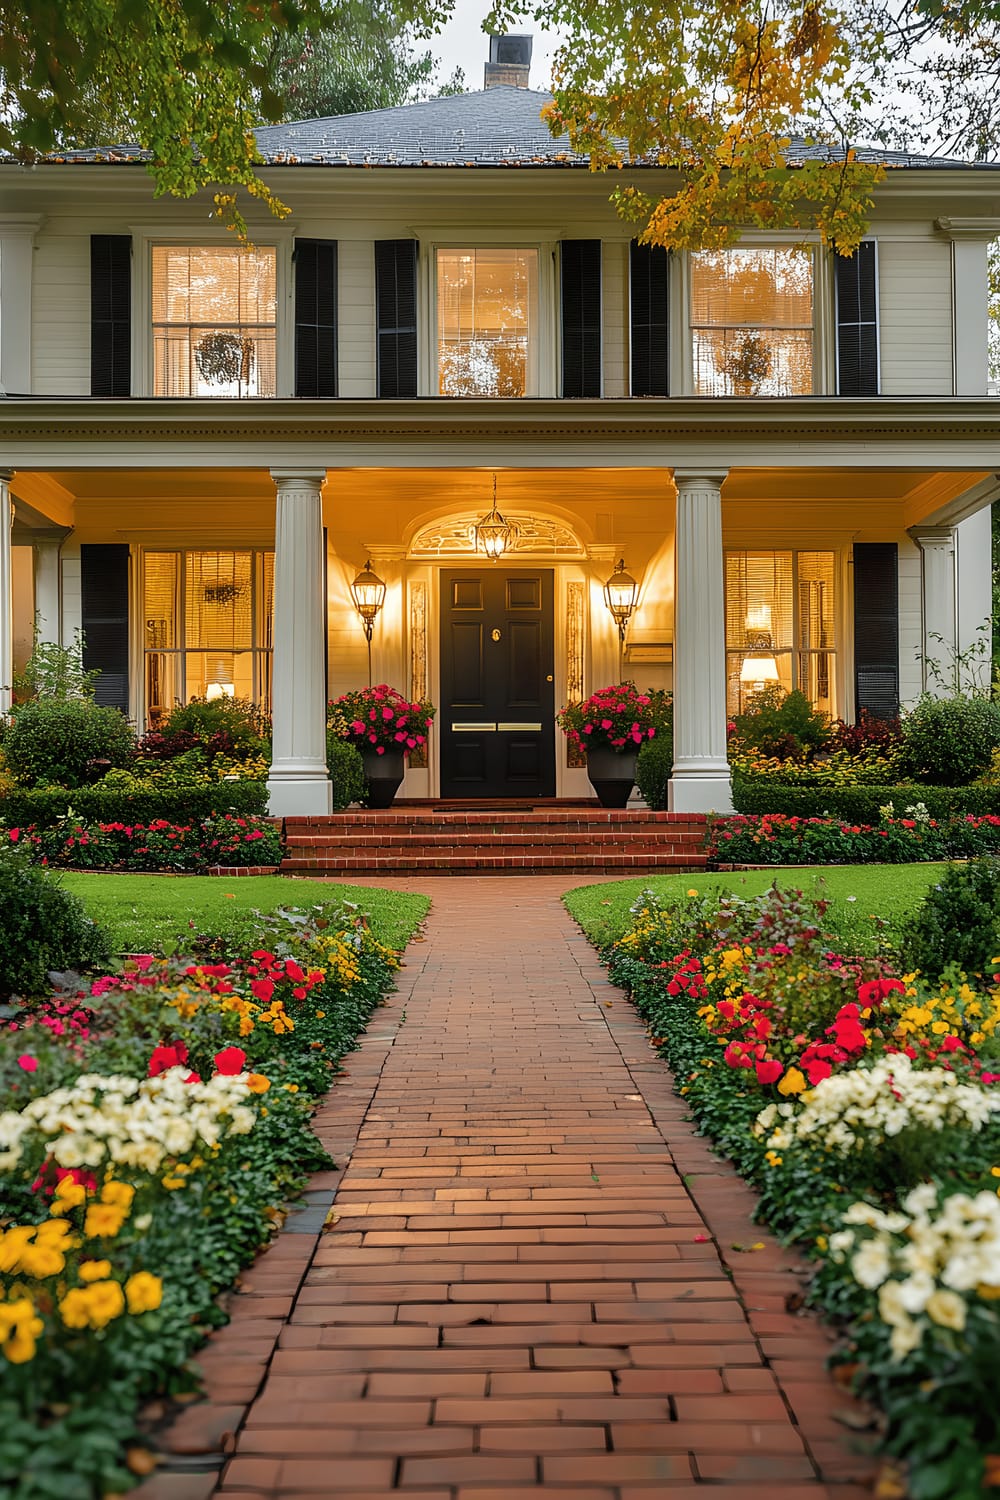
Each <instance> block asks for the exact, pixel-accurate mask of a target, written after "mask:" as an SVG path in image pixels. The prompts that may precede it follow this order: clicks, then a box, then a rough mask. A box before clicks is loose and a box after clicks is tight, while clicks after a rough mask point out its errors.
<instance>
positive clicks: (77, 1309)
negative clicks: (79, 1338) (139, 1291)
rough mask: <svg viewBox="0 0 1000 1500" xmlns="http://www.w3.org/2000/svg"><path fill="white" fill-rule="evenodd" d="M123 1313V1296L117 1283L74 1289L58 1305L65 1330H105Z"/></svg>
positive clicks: (96, 1282)
mask: <svg viewBox="0 0 1000 1500" xmlns="http://www.w3.org/2000/svg"><path fill="white" fill-rule="evenodd" d="M124 1311H125V1294H124V1293H123V1291H122V1289H121V1287H120V1286H119V1284H118V1282H117V1281H95V1282H94V1284H93V1285H92V1286H88V1287H74V1288H73V1289H72V1291H69V1292H67V1293H66V1295H65V1297H64V1298H63V1299H62V1301H61V1302H60V1304H59V1312H60V1315H61V1317H62V1320H63V1322H64V1323H65V1325H66V1327H67V1328H106V1327H107V1325H108V1324H109V1323H110V1322H111V1320H112V1319H113V1318H119V1317H121V1315H122V1313H123V1312H124Z"/></svg>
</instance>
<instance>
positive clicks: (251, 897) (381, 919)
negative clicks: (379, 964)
mask: <svg viewBox="0 0 1000 1500" xmlns="http://www.w3.org/2000/svg"><path fill="white" fill-rule="evenodd" d="M59 878H60V880H61V881H62V883H63V884H64V885H65V887H66V889H67V890H70V891H73V892H74V893H75V894H76V895H77V896H79V897H80V899H81V900H82V901H83V903H84V905H85V906H86V908H87V911H88V913H89V915H90V916H91V917H93V919H94V921H95V922H97V923H99V924H100V925H101V926H102V927H104V928H105V929H106V930H107V931H108V932H109V933H110V934H111V946H112V948H113V949H114V950H115V951H116V952H119V953H150V952H155V951H157V950H158V949H160V948H162V945H163V944H164V943H170V942H171V941H172V940H173V939H175V938H177V937H182V936H184V935H186V934H189V933H191V932H213V933H214V932H220V933H221V932H232V933H236V932H241V933H246V934H249V935H251V936H252V935H253V933H254V931H255V929H256V926H257V922H256V916H255V914H256V913H257V912H272V911H275V910H277V908H278V907H281V906H304V907H309V906H315V905H318V904H320V903H322V904H324V905H327V906H339V905H341V904H343V903H344V902H348V901H349V902H352V903H353V904H355V905H356V906H358V907H359V908H360V909H361V910H362V911H364V912H367V913H368V915H369V916H370V918H371V928H372V932H373V933H374V934H375V936H376V937H377V938H378V939H379V940H380V942H383V943H386V944H388V946H389V947H390V948H402V947H404V946H405V944H406V942H407V941H408V939H409V938H410V937H411V935H412V933H413V931H414V929H415V928H416V926H417V924H418V923H419V922H420V921H422V920H423V917H424V916H425V914H426V912H427V908H428V907H429V906H430V902H429V900H428V899H427V897H426V896H411V895H408V894H404V893H403V892H402V891H379V890H372V889H371V888H370V887H368V886H360V885H339V884H337V885H329V884H326V883H325V882H323V881H318V880H289V879H288V878H287V877H283V876H281V875H260V876H245V877H243V878H242V879H235V880H225V879H222V878H220V877H217V876H214V875H213V876H209V875H105V874H100V873H97V872H95V873H94V874H84V873H74V872H65V873H60V877H59Z"/></svg>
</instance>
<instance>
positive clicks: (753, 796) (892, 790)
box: [733, 776, 1000, 823]
mask: <svg viewBox="0 0 1000 1500" xmlns="http://www.w3.org/2000/svg"><path fill="white" fill-rule="evenodd" d="M889 802H891V803H892V805H893V808H894V810H895V814H896V817H897V818H898V817H902V815H903V813H904V811H905V809H906V808H907V807H915V806H916V804H917V803H918V802H922V803H923V804H924V806H925V807H926V809H927V811H928V813H929V814H930V815H931V817H932V818H951V817H961V816H962V815H963V814H964V813H974V814H976V815H977V816H978V817H986V816H987V815H989V814H991V813H992V814H1000V786H958V787H951V786H917V785H912V784H911V785H909V786H782V785H781V784H780V783H779V782H775V781H770V780H768V779H766V778H764V777H759V778H756V777H754V778H751V777H742V776H734V777H733V805H734V807H735V809H736V811H737V812H740V813H750V814H766V813H782V814H784V815H785V816H786V817H790V818H821V817H823V816H824V814H826V813H829V814H830V816H831V817H834V818H842V819H844V821H845V822H848V823H878V821H879V809H880V808H882V807H885V806H886V804H887V803H889Z"/></svg>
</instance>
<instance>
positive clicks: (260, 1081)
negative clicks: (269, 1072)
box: [247, 1073, 271, 1094]
mask: <svg viewBox="0 0 1000 1500" xmlns="http://www.w3.org/2000/svg"><path fill="white" fill-rule="evenodd" d="M270 1087H271V1080H270V1078H265V1077H264V1074H263V1073H248V1074H247V1088H248V1089H249V1090H250V1092H251V1094H266V1093H267V1091H268V1089H269V1088H270Z"/></svg>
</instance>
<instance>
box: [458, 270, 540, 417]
mask: <svg viewBox="0 0 1000 1500" xmlns="http://www.w3.org/2000/svg"><path fill="white" fill-rule="evenodd" d="M538 361H539V351H538V251H537V249H534V250H506V249H478V250H438V252H437V387H438V393H439V394H440V395H442V396H534V395H537V394H538Z"/></svg>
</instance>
